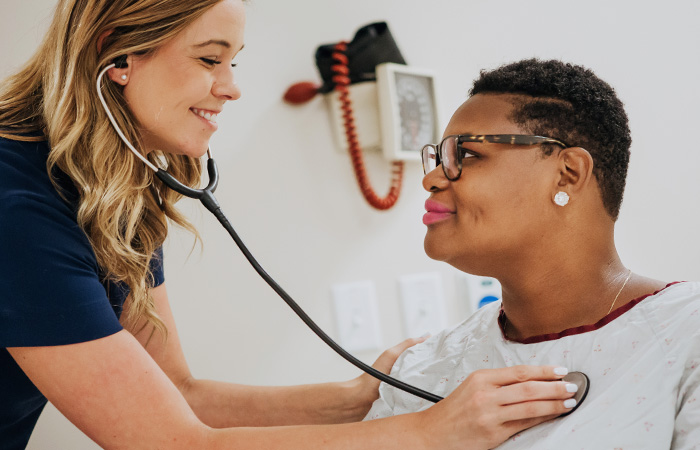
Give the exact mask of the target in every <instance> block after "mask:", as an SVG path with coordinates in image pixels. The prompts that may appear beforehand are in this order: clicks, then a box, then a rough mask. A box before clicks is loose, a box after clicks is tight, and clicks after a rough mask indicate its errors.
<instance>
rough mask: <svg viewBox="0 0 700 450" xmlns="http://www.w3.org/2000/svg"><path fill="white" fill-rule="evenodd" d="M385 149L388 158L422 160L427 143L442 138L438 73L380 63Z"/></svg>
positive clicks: (378, 67) (380, 93) (379, 97)
mask: <svg viewBox="0 0 700 450" xmlns="http://www.w3.org/2000/svg"><path fill="white" fill-rule="evenodd" d="M377 94H378V100H379V114H380V122H381V128H382V133H381V138H382V150H383V152H384V155H385V156H386V158H387V159H401V160H415V161H418V160H420V151H421V148H423V146H424V145H425V144H431V143H436V142H439V140H440V134H441V132H442V131H441V130H440V123H439V120H438V113H437V111H438V106H437V95H436V93H435V75H434V74H433V72H431V71H429V70H426V69H420V68H417V67H412V66H405V65H402V64H394V63H385V64H380V65H378V66H377Z"/></svg>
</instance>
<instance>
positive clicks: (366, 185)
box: [331, 42, 403, 210]
mask: <svg viewBox="0 0 700 450" xmlns="http://www.w3.org/2000/svg"><path fill="white" fill-rule="evenodd" d="M346 49H347V44H346V43H345V42H340V43H338V44H337V45H336V46H335V52H333V54H332V57H333V59H334V60H335V61H336V63H337V64H334V65H333V66H332V67H331V70H332V71H333V73H335V75H334V76H333V81H334V82H335V90H336V91H338V93H339V95H340V103H341V109H342V110H343V125H344V126H345V136H346V138H347V141H348V147H349V149H350V158H351V159H352V165H353V168H354V169H355V177H356V178H357V182H358V184H359V185H360V190H361V191H362V195H363V196H364V197H365V200H367V202H368V203H369V204H370V205H372V206H373V207H374V208H377V209H379V210H386V209H389V208H391V207H392V206H394V204H395V203H396V201H397V200H398V199H399V194H400V193H401V184H402V182H403V161H393V162H392V176H391V186H390V187H389V193H388V194H387V195H386V197H384V198H381V197H379V196H378V195H377V194H376V193H375V192H374V189H372V186H371V185H370V182H369V178H368V176H367V171H366V170H365V162H364V157H363V156H362V149H361V148H360V143H359V142H358V140H357V132H356V130H355V116H354V113H353V110H352V101H351V100H350V92H349V90H348V85H349V84H350V78H349V77H348V73H349V72H350V71H349V70H348V57H347V56H346V55H345V51H346Z"/></svg>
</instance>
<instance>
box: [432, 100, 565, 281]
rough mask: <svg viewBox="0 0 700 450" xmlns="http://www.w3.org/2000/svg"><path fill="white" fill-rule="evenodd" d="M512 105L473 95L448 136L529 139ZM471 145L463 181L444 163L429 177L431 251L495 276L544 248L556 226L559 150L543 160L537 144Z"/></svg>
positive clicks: (437, 256)
mask: <svg viewBox="0 0 700 450" xmlns="http://www.w3.org/2000/svg"><path fill="white" fill-rule="evenodd" d="M511 100H513V97H512V96H511V95H492V94H478V95H475V96H473V97H471V98H470V99H469V100H467V101H466V102H465V103H464V104H463V105H462V106H460V108H459V109H458V110H457V111H456V112H455V114H454V115H453V116H452V119H451V120H450V123H449V124H448V126H447V129H446V130H445V134H444V135H445V136H448V135H456V134H529V133H528V132H527V131H525V130H523V129H521V128H520V127H519V126H517V125H515V124H514V123H512V122H511V121H510V120H509V119H508V117H509V116H510V113H511V111H512V108H513V105H512V102H511ZM463 147H464V148H466V149H468V151H469V153H468V154H467V155H466V156H465V159H464V160H463V162H462V174H461V176H460V178H459V179H457V180H456V181H449V180H447V178H445V175H444V173H443V170H442V167H441V166H438V167H437V168H436V169H435V170H433V171H432V172H430V173H428V174H427V175H426V176H425V177H424V179H423V187H424V188H425V189H426V190H427V191H429V192H430V194H431V195H430V199H429V200H428V201H427V202H426V207H427V209H428V214H427V215H426V217H425V218H424V222H425V223H426V225H427V226H428V231H427V234H426V237H425V251H426V253H427V254H428V256H430V257H431V258H433V259H437V260H441V261H445V262H447V263H449V264H451V265H453V266H455V267H456V268H458V269H460V270H463V271H466V272H469V273H474V274H483V275H492V274H493V273H494V268H498V267H499V266H500V265H501V264H502V263H503V262H510V261H512V260H513V259H515V258H519V257H523V255H525V254H527V252H528V251H530V250H531V248H532V247H533V245H535V244H537V243H541V242H542V241H543V239H545V238H546V236H547V233H548V232H549V230H550V229H551V227H552V226H553V225H552V224H553V223H554V215H555V212H554V208H553V207H552V205H553V203H552V200H551V199H552V196H553V192H554V193H556V188H557V183H558V179H559V168H558V165H557V158H556V156H555V155H557V152H556V151H555V152H554V154H553V155H552V156H550V157H543V156H542V152H540V151H539V149H541V147H540V146H537V145H533V146H514V145H509V144H495V143H465V144H463ZM431 211H434V212H432V213H431Z"/></svg>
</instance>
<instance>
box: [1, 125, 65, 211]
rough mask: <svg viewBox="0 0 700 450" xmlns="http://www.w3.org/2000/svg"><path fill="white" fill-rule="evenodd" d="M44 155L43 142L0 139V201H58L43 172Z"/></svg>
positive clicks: (45, 170)
mask: <svg viewBox="0 0 700 450" xmlns="http://www.w3.org/2000/svg"><path fill="white" fill-rule="evenodd" d="M48 155H49V146H48V143H47V142H46V141H42V142H21V141H13V140H10V139H5V138H0V200H4V199H7V198H11V197H23V198H34V199H41V200H42V201H49V202H50V203H53V202H56V201H58V202H61V197H60V196H59V195H58V192H57V191H56V188H55V187H54V186H53V184H52V183H51V179H50V178H49V175H48V172H47V168H46V161H47V158H48Z"/></svg>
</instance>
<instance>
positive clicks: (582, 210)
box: [366, 59, 700, 449]
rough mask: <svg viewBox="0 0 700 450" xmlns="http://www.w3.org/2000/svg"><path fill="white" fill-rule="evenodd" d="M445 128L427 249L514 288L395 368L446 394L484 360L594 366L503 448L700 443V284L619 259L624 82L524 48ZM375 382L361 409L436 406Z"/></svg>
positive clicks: (377, 411) (433, 151)
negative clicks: (649, 274) (645, 271)
mask: <svg viewBox="0 0 700 450" xmlns="http://www.w3.org/2000/svg"><path fill="white" fill-rule="evenodd" d="M494 135H495V136H494ZM445 136H446V137H445V138H444V139H443V140H442V142H441V143H440V144H439V145H429V146H426V147H425V148H424V149H423V158H424V167H425V170H426V176H425V178H424V179H423V186H424V188H425V189H426V190H427V191H428V192H429V193H430V198H429V200H428V201H427V202H426V209H427V214H426V215H425V216H424V219H423V221H424V223H425V224H426V225H427V227H428V230H427V234H426V237H425V250H426V253H427V254H428V256H430V257H431V258H433V259H437V260H440V261H445V262H447V263H448V264H451V265H452V266H454V267H456V268H457V269H459V270H462V271H464V272H468V273H471V274H477V275H484V276H491V277H495V278H497V279H498V280H499V281H500V282H501V284H502V286H503V300H502V302H496V303H492V304H489V305H487V306H485V307H484V308H482V309H480V310H479V311H477V312H476V313H475V314H474V315H473V316H471V317H470V318H469V319H467V320H466V321H464V322H463V323H461V324H459V325H457V326H456V327H454V328H452V329H450V330H446V331H444V332H442V333H440V334H439V335H436V336H433V337H432V338H430V339H429V340H427V341H426V342H425V343H423V344H421V345H417V346H415V347H412V348H411V349H409V350H408V351H406V352H405V353H404V354H403V355H402V356H401V357H400V358H399V359H398V360H397V362H396V364H395V366H394V368H393V370H392V372H391V374H392V376H396V377H397V378H399V379H401V380H403V381H405V382H408V383H410V384H413V385H416V386H418V387H421V388H423V389H426V390H428V391H431V392H434V393H436V394H438V395H442V396H446V395H448V394H449V393H450V392H452V391H453V390H454V389H455V388H456V387H457V386H458V385H459V384H460V383H461V382H462V381H464V380H465V379H466V378H467V377H469V376H470V374H472V372H474V371H476V370H478V369H485V368H498V367H504V366H513V365H518V364H555V365H561V366H564V367H568V368H569V369H570V370H576V371H581V372H584V373H586V374H587V375H588V377H589V378H590V391H589V393H588V397H587V398H586V400H585V401H584V402H583V403H582V404H581V405H580V408H578V409H577V410H576V411H575V412H573V414H571V415H568V416H566V417H561V418H557V419H554V420H551V421H549V422H546V423H544V424H542V425H539V426H536V427H534V428H530V429H528V430H525V431H523V432H521V433H519V434H517V435H515V436H512V437H511V438H510V439H509V440H507V441H506V442H505V443H503V444H502V445H501V446H499V447H498V448H499V449H516V448H517V449H532V448H537V449H554V448H571V449H579V448H586V449H602V448H606V449H613V448H621V449H640V448H648V449H661V448H673V449H690V448H699V447H698V445H700V388H699V386H700V283H691V282H684V283H667V282H663V281H657V280H652V279H649V278H645V277H643V276H641V275H637V274H635V273H632V272H631V271H630V270H629V269H627V268H626V267H625V266H624V265H623V263H622V261H620V258H619V256H618V254H617V251H616V249H615V242H614V225H615V221H616V219H617V217H618V213H619V210H620V204H621V202H622V194H623V191H624V187H625V177H626V173H627V166H628V161H629V154H630V153H629V149H630V143H631V138H630V132H629V127H628V123H627V116H626V114H625V111H624V109H623V105H622V103H621V102H620V100H619V99H618V98H617V96H616V94H615V92H614V90H613V89H612V88H611V87H610V86H609V85H608V84H606V83H605V82H603V81H602V80H600V79H599V78H597V77H596V76H595V75H594V74H593V73H592V72H591V71H590V70H587V69H585V68H583V67H580V66H574V65H569V64H564V63H561V62H559V61H540V60H535V59H532V60H526V61H521V62H517V63H514V64H510V65H506V66H503V67H501V68H498V69H496V70H494V71H491V72H482V73H481V76H480V77H479V79H477V80H476V81H475V83H474V86H473V88H472V90H471V92H470V98H469V99H468V100H467V101H466V102H465V103H464V104H463V105H462V106H460V107H459V109H458V110H457V111H456V112H455V113H454V115H453V116H452V119H451V120H450V123H449V125H448V126H447V129H446V131H445ZM659 157H663V156H662V154H661V153H660V154H659ZM380 394H381V396H380V398H379V399H378V400H377V401H376V402H375V403H374V405H373V407H372V409H371V410H370V412H369V413H368V415H367V417H366V419H375V418H379V417H386V416H391V415H397V414H403V413H407V412H412V411H418V410H422V409H426V408H428V407H429V406H430V403H428V402H426V401H423V400H420V399H418V398H416V397H413V396H411V395H409V394H405V393H403V392H401V391H398V390H396V389H394V388H392V387H390V386H387V385H384V384H382V386H381V388H380Z"/></svg>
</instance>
